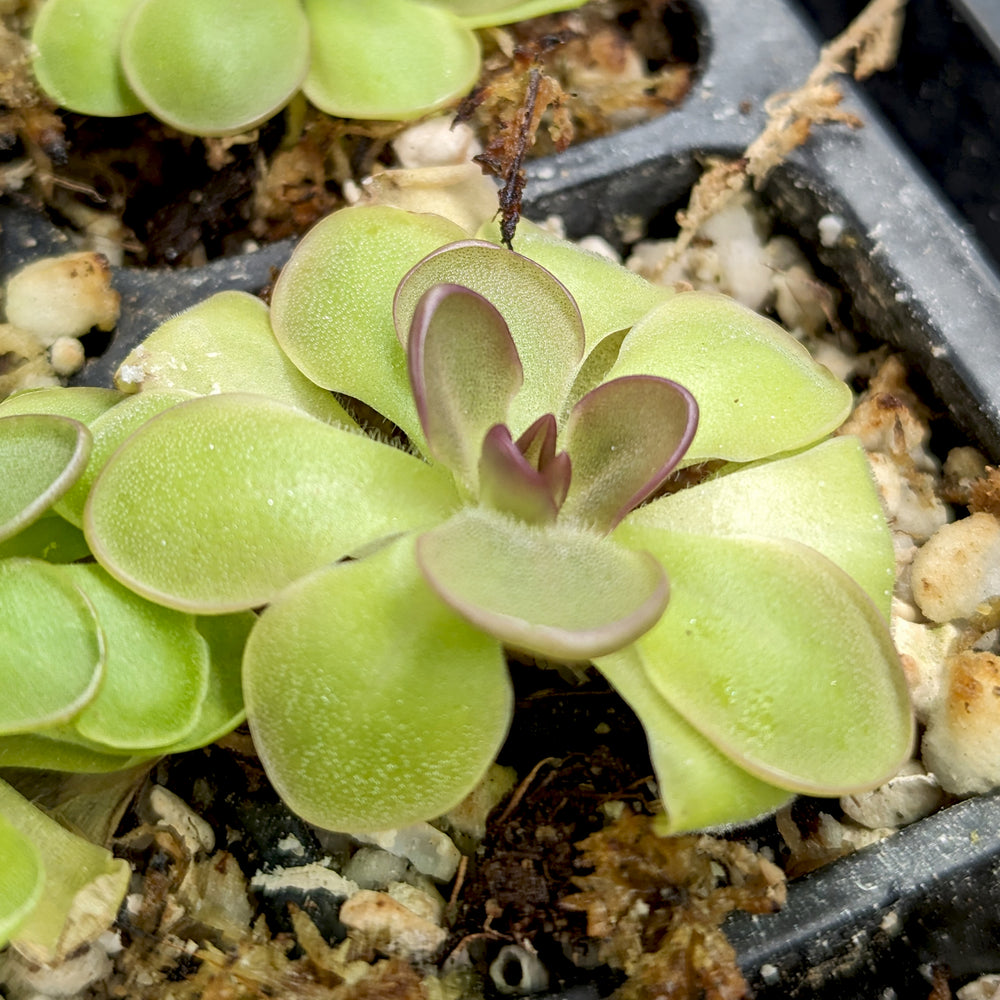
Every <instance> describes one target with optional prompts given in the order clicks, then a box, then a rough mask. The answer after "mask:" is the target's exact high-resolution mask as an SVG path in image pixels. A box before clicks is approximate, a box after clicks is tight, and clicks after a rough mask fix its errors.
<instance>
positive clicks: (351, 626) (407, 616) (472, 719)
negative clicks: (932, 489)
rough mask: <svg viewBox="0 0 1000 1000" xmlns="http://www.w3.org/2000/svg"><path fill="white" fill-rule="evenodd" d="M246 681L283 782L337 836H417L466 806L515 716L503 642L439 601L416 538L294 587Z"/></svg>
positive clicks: (258, 643) (261, 633) (294, 801)
mask: <svg viewBox="0 0 1000 1000" xmlns="http://www.w3.org/2000/svg"><path fill="white" fill-rule="evenodd" d="M243 683H244V690H245V695H246V703H247V716H248V718H249V720H250V728H251V732H252V733H253V737H254V743H255V745H256V747H257V749H258V752H259V753H260V757H261V760H262V761H263V763H264V766H265V767H266V769H267V773H268V776H269V777H270V779H271V781H272V782H273V783H274V785H275V787H276V788H277V790H278V792H279V794H281V796H282V797H283V798H284V799H285V801H286V802H287V803H288V805H289V806H290V808H291V809H293V810H294V811H295V812H296V813H298V815H300V816H302V817H303V818H305V819H306V820H308V821H309V822H312V823H316V824H317V825H319V826H322V827H325V828H327V829H332V830H345V831H356V830H380V829H389V828H394V827H399V826H404V825H407V824H409V823H413V822H416V821H418V820H425V819H429V818H431V817H433V816H436V815H438V814H440V813H442V812H444V811H445V810H447V809H449V808H451V807H452V806H454V805H455V804H457V803H458V802H459V801H460V800H461V799H462V798H463V797H464V796H465V795H466V794H467V793H468V792H469V791H470V790H471V789H472V788H473V787H474V786H475V784H476V783H477V782H478V781H479V779H480V778H481V777H482V775H483V773H484V772H485V771H486V769H487V767H489V765H490V763H491V762H492V760H493V758H494V756H495V755H496V752H497V750H498V749H499V747H500V744H501V743H502V742H503V738H504V736H505V734H506V732H507V726H508V724H509V721H510V715H511V711H512V708H513V698H512V693H511V687H510V681H509V678H508V676H507V670H506V665H505V663H504V658H503V655H502V653H501V649H500V645H499V643H497V642H496V641H495V640H494V639H491V638H490V637H489V636H486V635H483V633H482V632H480V631H478V630H477V629H475V628H472V627H471V626H469V625H467V624H466V623H465V622H464V621H462V619H461V618H459V617H457V616H456V615H455V614H454V612H452V611H451V610H450V609H449V608H447V607H446V606H445V605H444V604H442V603H441V602H440V601H439V600H438V599H437V597H435V596H434V594H433V593H432V592H431V591H430V590H429V588H428V587H427V585H426V584H425V583H424V581H423V579H422V577H421V575H420V573H419V572H418V570H417V567H416V565H415V562H414V553H413V539H412V537H408V538H403V539H399V540H397V541H396V542H394V543H393V544H391V545H388V546H386V547H384V548H382V549H381V550H379V551H378V552H376V553H375V554H374V555H372V556H369V557H368V558H366V559H362V560H359V561H355V562H348V563H341V564H339V565H336V566H331V567H327V568H324V569H321V570H318V571H317V572H315V573H313V574H312V575H310V576H307V577H305V578H303V579H302V580H300V581H298V582H297V583H294V584H292V586H291V587H289V588H288V589H287V590H286V591H284V592H283V593H282V594H281V595H280V596H279V597H278V598H277V600H276V601H275V602H274V604H272V605H271V606H270V607H269V608H268V609H267V610H266V611H265V612H264V614H263V615H262V616H261V619H260V621H259V623H258V624H257V625H256V627H255V628H254V630H253V632H252V633H251V636H250V641H249V642H248V644H247V649H246V657H245V661H244V668H243ZM470 692H474V693H475V696H474V697H470Z"/></svg>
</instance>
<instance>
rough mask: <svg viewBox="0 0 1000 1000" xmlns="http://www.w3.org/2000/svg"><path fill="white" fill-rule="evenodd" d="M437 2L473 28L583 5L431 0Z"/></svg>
mask: <svg viewBox="0 0 1000 1000" xmlns="http://www.w3.org/2000/svg"><path fill="white" fill-rule="evenodd" d="M430 2H431V3H433V4H434V5H435V6H438V7H444V8H445V9H446V10H450V11H452V12H453V13H454V14H455V15H456V16H457V17H459V18H461V19H462V21H463V22H464V23H465V24H467V25H468V26H469V27H470V28H489V27H492V26H493V25H495V24H513V23H514V22H515V21H525V20H527V19H528V18H529V17H541V16H542V14H553V13H555V12H556V11H558V10H572V9H573V8H574V7H582V6H583V2H585V0H583V2H581V0H430Z"/></svg>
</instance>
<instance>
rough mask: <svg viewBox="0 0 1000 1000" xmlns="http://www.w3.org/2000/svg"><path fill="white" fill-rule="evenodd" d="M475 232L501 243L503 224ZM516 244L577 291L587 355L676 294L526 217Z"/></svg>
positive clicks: (496, 224) (492, 223) (518, 227)
mask: <svg viewBox="0 0 1000 1000" xmlns="http://www.w3.org/2000/svg"><path fill="white" fill-rule="evenodd" d="M574 6H575V5H574ZM477 235H478V236H480V237H481V238H482V239H485V240H489V241H490V242H491V243H499V242H500V225H499V223H497V222H492V221H491V222H488V223H486V225H485V226H483V227H482V228H481V229H480V230H479V232H478V233H477ZM513 246H514V249H515V250H516V251H517V252H518V253H519V254H523V255H524V256H525V257H527V258H529V259H530V260H533V261H534V262H535V263H536V264H540V265H541V266H542V267H544V268H545V270H546V271H550V272H551V273H552V274H553V275H555V277H556V278H558V279H559V281H561V282H562V283H563V284H564V285H565V286H566V288H567V290H568V291H569V293H570V295H572V296H573V298H574V300H575V301H576V304H577V306H578V307H579V309H580V316H581V318H582V319H583V328H584V331H585V333H586V353H587V355H588V356H589V354H590V352H591V351H592V350H593V349H594V348H595V347H596V346H597V345H598V344H599V343H601V341H603V340H604V339H605V337H607V336H608V335H609V334H612V333H617V332H618V331H619V330H627V329H628V328H629V327H630V326H632V325H633V324H635V323H636V322H637V321H638V320H639V319H641V318H642V317H643V316H645V315H646V313H648V312H650V311H651V310H652V309H655V308H656V307H657V306H658V305H660V303H661V302H664V301H666V300H667V299H669V298H670V297H671V296H673V295H674V294H675V293H674V290H673V288H670V287H667V286H665V285H654V284H653V283H652V282H650V281H647V280H646V279H645V278H643V277H642V275H639V274H636V273H635V272H634V271H630V270H629V269H628V268H627V267H622V265H621V264H619V263H617V262H616V261H613V260H610V259H609V258H607V257H604V256H602V255H601V254H599V253H593V252H592V251H590V250H584V249H583V248H582V247H580V246H578V245H577V244H576V243H574V242H572V240H564V239H560V238H559V237H558V236H553V235H552V234H551V233H550V232H548V230H546V229H543V228H542V227H541V226H538V225H536V224H535V223H533V222H529V221H528V220H527V219H522V220H521V221H520V222H518V224H517V234H516V235H515V237H514V240H513Z"/></svg>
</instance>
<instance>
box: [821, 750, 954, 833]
mask: <svg viewBox="0 0 1000 1000" xmlns="http://www.w3.org/2000/svg"><path fill="white" fill-rule="evenodd" d="M943 798H944V795H943V793H942V791H941V786H940V785H939V784H938V782H937V780H936V779H935V778H934V777H933V776H932V775H929V774H926V773H925V772H924V770H923V768H922V767H921V766H920V765H919V764H918V763H917V762H916V761H907V763H906V764H904V765H903V768H901V769H900V773H899V774H897V775H896V776H895V777H893V778H890V779H889V780H888V781H887V782H886V783H885V784H884V785H880V786H879V787H878V788H873V789H872V790H871V791H869V792H860V793H859V794H857V795H846V796H844V797H843V798H842V799H841V800H840V807H841V808H842V809H843V810H844V812H845V813H847V815H848V816H850V817H851V819H853V820H854V822H855V823H860V824H861V825H862V826H865V827H868V829H869V830H877V829H880V828H882V827H887V826H906V825H907V824H908V823H914V822H916V821H917V820H918V819H923V818H924V817H925V816H929V815H930V814H931V813H932V812H934V810H935V809H937V808H938V806H939V805H940V804H941V801H942V799H943Z"/></svg>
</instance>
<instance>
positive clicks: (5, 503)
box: [0, 413, 91, 541]
mask: <svg viewBox="0 0 1000 1000" xmlns="http://www.w3.org/2000/svg"><path fill="white" fill-rule="evenodd" d="M90 447H91V438H90V432H89V431H88V430H87V428H86V427H84V426H83V424H81V423H80V422H79V421H76V420H70V419H68V418H67V417H59V416H55V415H53V414H29V413H25V414H15V415H14V416H9V417H0V470H2V475H3V479H2V486H0V541H3V540H6V539H8V538H10V537H11V536H13V535H16V534H17V533H18V532H19V531H21V530H22V529H24V528H26V527H28V525H29V524H31V523H32V521H36V520H37V519H38V518H39V517H41V516H42V514H44V513H45V511H47V510H48V509H49V508H50V507H51V506H52V505H53V504H54V503H55V502H56V501H57V500H58V499H59V498H60V497H61V496H62V495H63V494H64V493H65V492H66V491H67V490H68V489H69V488H70V486H72V484H73V483H74V482H75V481H76V480H77V478H78V477H79V476H80V473H81V472H82V471H83V468H84V466H85V465H86V462H87V456H88V455H89V454H90Z"/></svg>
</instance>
